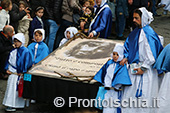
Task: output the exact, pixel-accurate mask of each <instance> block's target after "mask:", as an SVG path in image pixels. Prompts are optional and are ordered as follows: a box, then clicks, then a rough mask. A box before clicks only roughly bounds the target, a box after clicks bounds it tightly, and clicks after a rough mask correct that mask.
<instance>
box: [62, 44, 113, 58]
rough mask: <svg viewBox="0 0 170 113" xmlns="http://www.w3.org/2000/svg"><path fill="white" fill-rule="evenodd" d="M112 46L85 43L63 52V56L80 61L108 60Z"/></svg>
mask: <svg viewBox="0 0 170 113" xmlns="http://www.w3.org/2000/svg"><path fill="white" fill-rule="evenodd" d="M114 46H115V45H114V44H113V43H105V42H97V41H92V42H90V41H86V42H82V43H79V44H78V45H76V46H74V47H73V48H72V49H71V50H69V51H67V52H65V54H66V56H68V57H75V58H80V59H100V58H108V57H110V53H112V50H113V48H114Z"/></svg>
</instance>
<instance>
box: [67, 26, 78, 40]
mask: <svg viewBox="0 0 170 113" xmlns="http://www.w3.org/2000/svg"><path fill="white" fill-rule="evenodd" d="M67 31H69V32H70V38H72V37H73V36H74V35H75V34H76V33H78V30H77V28H75V27H68V28H67V29H66V30H65V32H64V35H65V37H66V38H67Z"/></svg>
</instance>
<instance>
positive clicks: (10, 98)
mask: <svg viewBox="0 0 170 113" xmlns="http://www.w3.org/2000/svg"><path fill="white" fill-rule="evenodd" d="M16 56H17V49H15V50H13V51H12V52H11V53H10V57H9V60H8V61H9V63H10V64H9V67H8V69H9V70H10V71H11V72H13V73H16V69H14V68H13V67H12V66H14V67H16ZM11 65H12V66H11ZM17 80H18V75H15V74H11V75H9V77H8V81H7V88H6V92H5V97H4V100H3V105H5V106H8V107H13V108H24V106H25V100H24V99H23V98H22V97H18V91H16V89H17Z"/></svg>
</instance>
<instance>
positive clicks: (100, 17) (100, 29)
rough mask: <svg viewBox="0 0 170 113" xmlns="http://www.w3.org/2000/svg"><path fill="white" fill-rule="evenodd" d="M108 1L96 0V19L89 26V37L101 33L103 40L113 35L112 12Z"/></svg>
mask: <svg viewBox="0 0 170 113" xmlns="http://www.w3.org/2000/svg"><path fill="white" fill-rule="evenodd" d="M106 2H107V0H95V6H94V8H95V17H94V19H93V20H92V22H91V24H90V26H89V32H90V34H89V36H88V37H94V36H95V35H97V34H98V33H100V37H101V38H107V37H108V36H109V35H110V33H111V26H112V12H111V10H110V8H109V6H108V5H107V3H106Z"/></svg>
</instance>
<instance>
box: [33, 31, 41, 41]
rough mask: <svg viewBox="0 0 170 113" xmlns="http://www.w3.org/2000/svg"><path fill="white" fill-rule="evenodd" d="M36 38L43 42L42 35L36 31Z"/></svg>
mask: <svg viewBox="0 0 170 113" xmlns="http://www.w3.org/2000/svg"><path fill="white" fill-rule="evenodd" d="M34 38H35V40H36V42H41V40H42V35H41V34H39V33H37V32H36V33H35V34H34Z"/></svg>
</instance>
